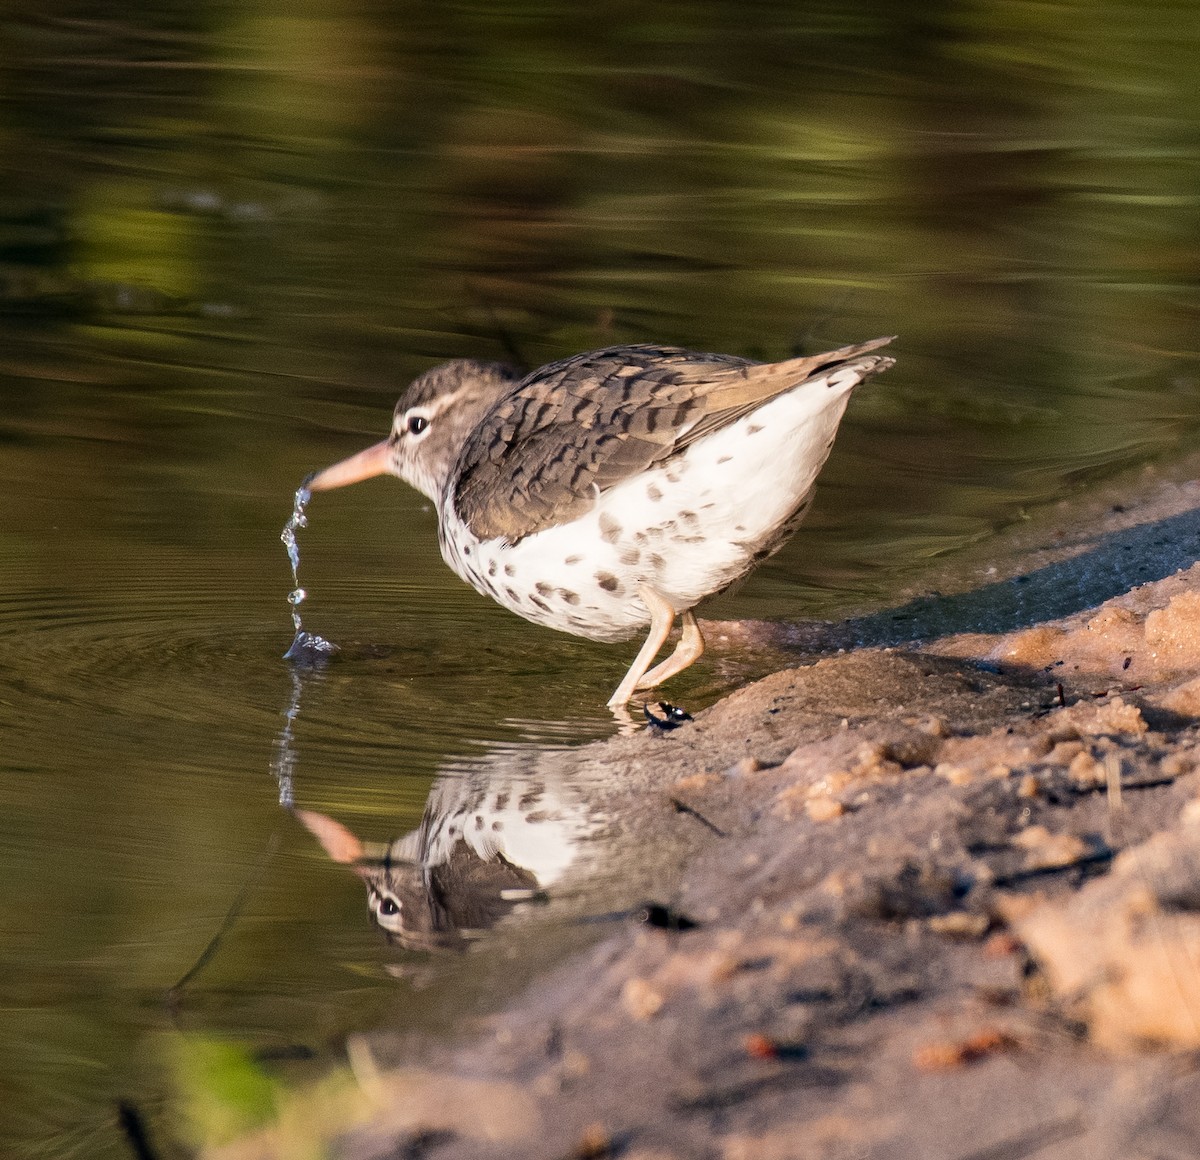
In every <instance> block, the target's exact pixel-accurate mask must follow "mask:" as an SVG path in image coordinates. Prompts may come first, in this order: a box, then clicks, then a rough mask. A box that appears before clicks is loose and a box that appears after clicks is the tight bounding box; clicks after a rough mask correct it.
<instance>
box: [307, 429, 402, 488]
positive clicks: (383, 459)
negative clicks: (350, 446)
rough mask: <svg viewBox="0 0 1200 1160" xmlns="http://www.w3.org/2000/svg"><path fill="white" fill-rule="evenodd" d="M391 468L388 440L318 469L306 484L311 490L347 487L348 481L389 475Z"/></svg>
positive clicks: (352, 481)
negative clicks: (322, 469)
mask: <svg viewBox="0 0 1200 1160" xmlns="http://www.w3.org/2000/svg"><path fill="white" fill-rule="evenodd" d="M388 470H389V458H388V442H387V440H386V439H385V440H384V441H383V442H382V443H376V444H375V446H374V447H368V448H367V449H366V451H360V452H359V453H358V454H357V455H351V456H350V458H349V459H343V460H342V461H341V462H340V463H335V464H334V465H333V466H332V467H327V468H325V470H324V471H318V472H317V474H316V475H314V476H313V477H312V478H311V479H310V480H309V481H308V482H307V483H306V484H305V486H306V487H307V488H308V490H309V491H329V490H331V489H332V488H335V487H345V486H346V484H348V483H358V482H359V481H360V480H364V479H371V478H372V477H373V476H376V475H387V474H388Z"/></svg>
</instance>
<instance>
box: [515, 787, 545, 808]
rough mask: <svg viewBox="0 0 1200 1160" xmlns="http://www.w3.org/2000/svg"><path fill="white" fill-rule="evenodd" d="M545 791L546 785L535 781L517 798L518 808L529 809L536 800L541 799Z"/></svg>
mask: <svg viewBox="0 0 1200 1160" xmlns="http://www.w3.org/2000/svg"><path fill="white" fill-rule="evenodd" d="M545 792H546V787H545V786H544V785H542V784H541V783H540V782H535V783H534V784H533V785H531V786H530V787H529V788H528V789H527V790H526V791H525V792H524V793H523V794H522V795H521V796H520V797H519V798H518V799H517V808H518V809H521V810H527V809H529V807H530V806H531V805H533V804H534V803H535V802H538V801H541V798H542V794H544V793H545Z"/></svg>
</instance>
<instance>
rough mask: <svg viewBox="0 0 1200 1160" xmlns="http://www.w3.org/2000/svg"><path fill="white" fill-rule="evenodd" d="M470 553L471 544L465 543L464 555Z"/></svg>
mask: <svg viewBox="0 0 1200 1160" xmlns="http://www.w3.org/2000/svg"><path fill="white" fill-rule="evenodd" d="M470 554H471V545H470V544H463V555H464V556H469V555H470Z"/></svg>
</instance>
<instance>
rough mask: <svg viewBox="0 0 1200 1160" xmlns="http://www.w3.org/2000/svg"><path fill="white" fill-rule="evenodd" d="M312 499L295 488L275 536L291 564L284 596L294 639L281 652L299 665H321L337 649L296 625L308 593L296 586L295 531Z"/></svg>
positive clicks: (297, 553) (302, 488) (304, 522)
mask: <svg viewBox="0 0 1200 1160" xmlns="http://www.w3.org/2000/svg"><path fill="white" fill-rule="evenodd" d="M310 499H312V492H311V491H309V490H308V488H307V487H305V486H304V485H303V484H301V486H300V487H298V488H297V489H296V495H295V497H294V499H293V500H292V516H291V519H289V520H288V522H287V523H286V524H285V525H284V528H283V531H282V532H280V533H279V539H280V540H281V541H282V542H283V546H284V547H285V548H287V554H288V560H289V561H290V563H291V565H292V585H293V587H292V591H291V592H289V593H288V598H287V600H288V604H290V605H291V606H292V627H293V628H294V629H295V630H296V638H295V639H294V640H293V641H292V645H291V648H289V649H288V650H287V652H286V653H284V654H283V655H284V659H286V660H290V661H292V662H293V663H298V664H302V665H316V664H323V663H324V662H326V661H328V660H329V658H330V657H332V656H333V655H334V654H335V653H336V652H337V651H338V647H337V645H336V644H334V643H333V642H332V641H328V640H325V638H324V637H320V636H317V635H316V634H315V633H311V632H305V631H304V629H303V628H302V627H301V623H300V604H301V603H302V602H303V601H304V600H305V599H306V598H307V596H308V593H307V592H305V590H304V589H303V588H301V587H300V577H299V571H300V545H299V543H298V542H297V540H296V532H297V531H298V530H299V529H300V528H306V527H308V516H307V515H305V513H304V508H305V505H306V504H307V503H308V501H309V500H310Z"/></svg>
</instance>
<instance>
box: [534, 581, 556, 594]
mask: <svg viewBox="0 0 1200 1160" xmlns="http://www.w3.org/2000/svg"><path fill="white" fill-rule="evenodd" d="M534 587H535V588H536V589H537V590H538V592H539V593H540V594H541V595H542V596H549V595H550V593H551V592H553V591H554V587H553V585H550V584H547V583H546V582H545V581H544V580H539V581H538V582H537V583H536V584H535V585H534Z"/></svg>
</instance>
